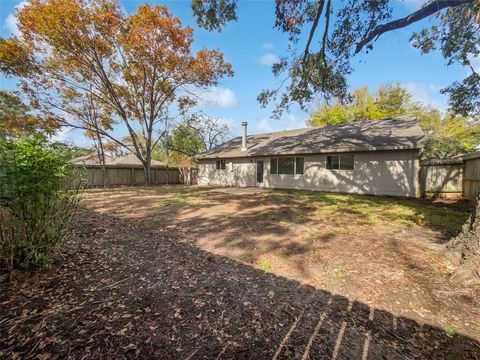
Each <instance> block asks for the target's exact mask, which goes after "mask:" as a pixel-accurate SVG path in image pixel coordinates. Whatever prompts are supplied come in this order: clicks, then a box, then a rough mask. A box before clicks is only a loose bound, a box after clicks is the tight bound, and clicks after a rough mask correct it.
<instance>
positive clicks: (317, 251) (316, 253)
mask: <svg viewBox="0 0 480 360" xmlns="http://www.w3.org/2000/svg"><path fill="white" fill-rule="evenodd" d="M312 255H313V258H314V259H315V260H316V261H318V262H323V254H322V250H320V249H313V250H312Z"/></svg>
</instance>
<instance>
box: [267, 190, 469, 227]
mask: <svg viewBox="0 0 480 360" xmlns="http://www.w3.org/2000/svg"><path fill="white" fill-rule="evenodd" d="M265 196H267V197H269V198H271V199H275V200H281V201H283V200H284V201H288V202H289V203H290V204H291V206H292V207H293V209H292V210H291V213H292V214H293V215H294V216H293V218H294V219H293V220H299V222H301V221H304V220H305V219H306V218H308V219H309V220H316V219H317V220H318V219H330V222H331V221H333V222H335V224H336V226H342V224H350V225H360V226H375V225H377V224H378V223H379V222H383V223H384V224H385V223H387V224H389V225H391V226H392V227H394V226H398V225H400V224H417V225H421V226H431V227H436V228H447V229H450V230H452V231H459V230H460V229H461V227H462V225H463V224H464V222H465V221H466V220H467V218H468V213H465V212H458V211H454V210H451V209H448V208H447V207H439V206H433V205H428V204H423V203H421V202H419V201H418V200H415V199H395V198H389V197H385V196H370V195H355V194H336V193H325V192H310V191H302V190H289V191H275V192H273V193H267V194H265ZM297 213H298V214H299V219H296V216H295V215H296V214H297ZM300 214H301V216H300Z"/></svg>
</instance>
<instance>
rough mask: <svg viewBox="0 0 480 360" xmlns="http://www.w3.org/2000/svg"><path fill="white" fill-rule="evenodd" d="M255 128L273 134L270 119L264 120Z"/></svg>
mask: <svg viewBox="0 0 480 360" xmlns="http://www.w3.org/2000/svg"><path fill="white" fill-rule="evenodd" d="M255 128H256V129H257V130H258V131H261V132H272V131H273V129H272V125H271V124H270V119H267V118H264V119H261V120H260V121H259V122H258V123H257V124H256V125H255Z"/></svg>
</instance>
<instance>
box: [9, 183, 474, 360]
mask: <svg viewBox="0 0 480 360" xmlns="http://www.w3.org/2000/svg"><path fill="white" fill-rule="evenodd" d="M467 210H468V206H467V205H466V204H465V203H452V202H432V201H427V200H422V201H420V200H411V199H410V200H407V199H395V198H388V197H373V196H358V195H344V194H328V193H314V192H301V191H261V190H258V189H212V188H202V187H185V186H162V187H154V188H123V189H110V190H89V191H86V193H85V195H84V200H83V201H82V203H81V207H80V209H79V211H78V215H77V217H76V221H75V224H74V228H73V230H72V234H71V236H70V237H69V240H68V244H67V246H66V248H65V249H64V251H63V252H62V254H61V256H59V257H58V259H56V260H55V261H54V262H53V263H52V265H51V266H50V267H49V268H47V269H43V270H37V271H35V272H26V271H18V272H16V273H15V279H14V281H13V283H11V284H7V283H6V282H3V283H1V284H0V291H1V293H0V358H2V359H3V358H7V359H9V358H11V359H18V358H37V359H69V358H71V359H93V358H95V359H97V358H112V359H122V358H158V359H267V358H269V359H480V289H475V288H473V289H472V288H470V289H465V288H461V287H457V286H455V284H452V283H450V282H449V280H448V278H449V275H450V273H451V271H452V269H451V268H449V266H448V264H446V263H445V261H444V259H443V257H442V245H443V244H444V243H445V242H446V241H448V239H449V238H450V237H451V236H453V235H454V234H456V233H457V232H458V231H459V229H460V227H461V225H462V223H463V222H464V221H465V220H466V218H467V216H468V213H467Z"/></svg>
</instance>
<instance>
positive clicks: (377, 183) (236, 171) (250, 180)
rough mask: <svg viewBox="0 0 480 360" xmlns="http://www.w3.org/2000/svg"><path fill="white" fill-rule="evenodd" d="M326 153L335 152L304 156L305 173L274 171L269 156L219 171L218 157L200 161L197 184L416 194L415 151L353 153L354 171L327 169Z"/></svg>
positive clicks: (237, 161)
mask: <svg viewBox="0 0 480 360" xmlns="http://www.w3.org/2000/svg"><path fill="white" fill-rule="evenodd" d="M327 155H335V154H314V155H305V156H303V157H304V159H305V168H304V174H303V175H299V174H296V175H280V174H271V173H270V157H259V158H257V159H254V158H245V159H227V167H226V169H225V170H216V169H215V160H200V164H199V178H198V179H199V182H198V183H199V184H204V185H219V186H262V187H266V188H283V189H304V190H317V191H329V192H343V193H357V194H375V195H392V196H409V197H414V196H416V195H417V183H418V168H419V163H418V151H416V150H408V151H375V152H358V153H354V155H355V165H354V170H329V169H327V168H326V160H327ZM297 156H299V155H297ZM284 157H292V156H284ZM256 160H264V181H263V183H257V182H256Z"/></svg>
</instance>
